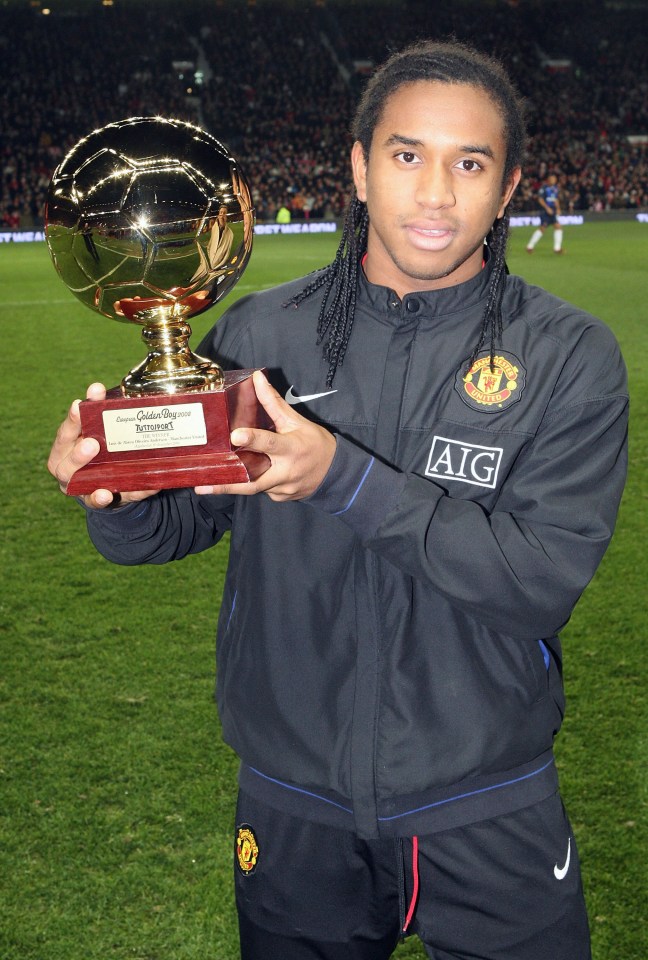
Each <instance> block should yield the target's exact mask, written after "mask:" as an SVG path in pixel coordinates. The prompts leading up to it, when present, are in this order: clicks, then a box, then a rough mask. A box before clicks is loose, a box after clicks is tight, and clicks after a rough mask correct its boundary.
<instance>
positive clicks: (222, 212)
mask: <svg viewBox="0 0 648 960" xmlns="http://www.w3.org/2000/svg"><path fill="white" fill-rule="evenodd" d="M217 219H218V226H219V227H220V228H221V229H222V228H223V227H224V226H225V224H226V223H227V207H219V208H218V218H217Z"/></svg>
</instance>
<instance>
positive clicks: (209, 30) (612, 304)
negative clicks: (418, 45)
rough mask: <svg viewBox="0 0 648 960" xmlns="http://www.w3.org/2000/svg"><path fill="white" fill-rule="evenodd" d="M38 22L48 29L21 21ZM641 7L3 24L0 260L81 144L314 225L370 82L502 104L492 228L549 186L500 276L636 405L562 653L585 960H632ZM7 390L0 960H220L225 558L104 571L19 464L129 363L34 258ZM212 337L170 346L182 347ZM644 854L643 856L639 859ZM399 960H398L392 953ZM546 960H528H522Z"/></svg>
mask: <svg viewBox="0 0 648 960" xmlns="http://www.w3.org/2000/svg"><path fill="white" fill-rule="evenodd" d="M46 10H49V11H50V12H49V13H47V12H46ZM646 12H647V10H646V4H644V3H623V2H619V3H608V4H606V3H599V2H591V3H568V2H562V3H560V2H548V3H532V2H525V0H519V2H515V0H509V2H500V0H493V2H479V3H476V2H462V0H454V2H452V3H450V2H439V3H436V2H434V3H433V2H430V0H428V2H423V0H409V2H400V3H389V2H379V0H373V2H371V3H368V2H361V0H355V2H353V0H346V2H342V0H338V2H334V0H326V2H323V0H319V2H318V0H293V2H289V0H285V2H278V0H257V2H256V3H251V2H245V0H238V2H237V0H175V2H172V0H148V2H144V0H114V2H113V3H112V4H108V3H102V2H101V0H52V2H51V3H50V4H49V5H47V4H46V2H45V0H41V2H38V0H34V2H30V0H0V58H1V62H2V66H3V82H2V88H1V90H0V171H1V176H2V182H1V193H0V238H1V239H6V240H10V239H11V238H12V236H13V235H14V231H20V232H21V233H22V234H23V235H29V234H30V233H32V232H34V231H36V232H37V233H38V231H40V229H41V228H42V214H43V201H44V196H45V193H46V190H47V185H48V183H49V178H50V176H51V172H52V170H53V168H54V166H55V165H56V163H57V162H58V160H59V159H60V158H61V157H62V156H63V154H64V152H65V151H66V149H67V148H68V147H69V146H71V145H72V144H73V143H74V142H76V140H77V139H78V138H79V137H80V136H82V135H84V134H86V133H87V132H89V130H91V129H92V128H94V127H97V126H101V125H103V124H104V123H106V122H109V121H111V120H116V119H121V118H122V117H125V116H130V115H134V114H140V115H147V114H155V113H161V114H165V115H174V116H178V117H182V118H186V119H190V120H193V121H195V122H198V123H200V124H202V125H204V126H205V127H207V129H209V130H210V131H211V132H213V133H215V134H216V135H217V136H218V137H219V138H220V139H222V140H224V141H225V142H226V143H228V144H229V146H230V147H231V148H232V149H233V151H234V152H235V153H236V154H237V156H238V157H239V159H240V161H241V163H242V165H243V166H244V169H245V170H246V173H247V175H248V177H249V179H250V181H251V182H252V184H253V188H254V191H255V204H256V208H257V216H258V220H259V221H265V222H268V223H272V222H273V221H274V217H275V214H276V210H277V208H278V206H279V205H280V204H282V203H288V204H289V205H290V206H291V209H292V214H293V221H294V223H297V224H299V223H304V224H306V222H307V221H308V222H310V223H312V222H321V221H322V220H325V221H328V222H330V223H331V224H333V223H335V222H337V221H339V219H340V215H341V213H342V210H343V207H344V203H345V200H346V196H347V192H348V187H349V180H348V166H347V155H348V147H349V137H348V132H347V125H348V119H349V117H350V115H351V112H352V110H353V104H354V103H355V101H356V99H357V96H358V91H359V90H360V89H361V87H362V83H363V80H364V78H365V77H366V75H367V74H368V73H369V72H370V70H371V67H372V64H373V63H377V62H380V61H381V60H382V59H384V57H385V56H386V55H387V54H388V53H389V51H390V50H391V49H397V48H398V47H400V46H402V45H403V43H405V42H407V41H409V40H412V39H416V38H419V37H427V36H436V37H448V36H450V35H454V36H456V37H458V38H460V39H468V40H471V41H472V42H474V43H475V44H476V45H477V46H478V47H481V48H482V49H485V50H487V51H488V52H494V53H496V54H498V55H500V56H501V57H502V58H503V59H504V61H505V62H506V64H507V66H508V67H509V69H511V71H512V73H513V75H514V76H515V78H516V80H517V83H518V85H519V87H520V89H521V91H522V92H523V94H524V95H525V97H526V98H527V100H528V103H529V114H530V128H531V133H532V139H531V142H530V147H529V152H528V158H527V163H526V167H525V178H524V181H523V184H522V189H521V190H520V191H519V194H518V197H517V199H516V202H515V208H516V209H515V213H516V214H517V215H518V216H521V217H532V216H533V215H534V213H535V212H536V202H535V192H536V189H537V186H538V184H539V182H540V180H541V178H542V176H543V175H544V173H545V172H546V171H547V170H548V169H551V170H553V171H555V172H556V173H558V176H559V180H560V185H561V189H562V192H563V206H564V209H565V210H566V212H567V213H568V214H569V215H570V216H572V217H575V218H581V217H582V218H583V220H584V225H583V226H579V227H574V228H573V229H571V228H570V227H568V228H567V230H566V232H565V247H566V250H567V254H566V256H565V257H563V258H554V257H553V256H552V253H551V249H550V247H551V245H550V242H549V238H547V239H546V240H545V241H544V243H542V244H540V245H539V247H538V248H537V249H536V252H535V253H534V256H533V257H527V256H525V254H524V242H525V239H526V237H528V235H529V234H530V231H531V228H530V227H528V228H526V227H525V228H521V229H519V230H515V231H513V235H512V239H511V249H510V256H509V264H510V266H511V269H512V270H513V271H514V272H518V273H523V274H524V275H525V276H526V277H527V278H528V279H530V280H531V281H532V282H538V283H540V284H541V285H543V286H545V287H547V288H548V289H551V290H553V291H554V292H556V293H558V294H559V295H561V296H564V297H566V298H567V299H570V300H572V301H573V302H576V303H578V304H579V305H581V306H583V307H585V308H586V309H589V310H591V311H592V312H594V313H597V314H598V315H600V316H602V317H603V319H605V320H606V322H608V323H609V324H610V325H611V326H612V327H613V329H614V330H615V332H616V333H617V336H618V337H619V339H620V341H621V344H622V347H623V349H624V352H625V355H626V359H627V361H628V366H629V372H630V378H631V391H632V397H633V404H632V406H633V414H632V416H633V426H632V434H631V436H632V442H631V471H630V478H629V483H628V490H627V493H626V497H625V500H624V505H623V508H622V512H621V516H620V521H619V528H618V532H617V536H616V538H615V541H614V543H613V545H612V547H611V549H610V551H609V552H608V554H607V556H606V558H605V560H604V563H603V565H602V567H601V570H600V572H599V574H598V575H597V577H596V578H595V580H594V581H593V583H592V585H591V586H590V587H589V588H588V590H587V592H586V594H585V597H584V598H583V600H582V602H581V604H580V605H579V608H578V609H577V612H576V614H575V616H574V618H573V619H572V621H571V622H570V624H569V626H568V628H567V630H566V631H565V646H566V682H567V694H568V715H567V719H566V724H565V728H564V731H563V735H562V736H561V739H560V743H559V748H558V761H559V765H560V769H561V777H562V782H563V788H564V792H565V796H566V799H567V802H568V806H569V809H570V813H571V815H572V819H573V822H574V826H575V830H576V834H577V839H578V841H579V846H580V850H581V857H582V860H583V868H584V875H585V882H586V889H587V894H588V900H589V904H590V912H591V916H592V926H593V938H594V951H595V952H594V956H595V960H621V958H623V960H645V958H646V956H648V938H647V936H646V929H645V903H646V893H647V892H648V890H647V884H646V859H645V849H644V844H645V835H646V816H645V809H646V793H647V791H646V786H647V776H648V775H647V768H646V742H647V738H646V712H645V702H646V698H645V666H646V652H645V636H646V616H645V601H644V599H643V595H644V593H645V575H646V560H645V547H644V544H645V540H646V514H645V508H646V494H645V480H644V476H643V471H644V469H645V464H646V461H647V460H648V431H647V428H646V423H647V422H648V409H647V406H648V405H647V403H646V400H645V397H646V395H647V393H648V377H647V375H646V372H645V368H646V366H647V365H646V360H645V358H646V356H647V351H648V335H647V332H646V307H645V300H646V284H645V263H646V238H647V236H648V235H647V234H646V233H645V231H646V230H648V225H647V224H646V220H647V219H648V215H647V211H648V176H647V170H648V166H647V159H648V154H647V150H648V147H647V146H646V141H647V140H648V70H647V69H646V59H647V56H648V44H647V43H646V41H647V39H648V36H647V29H646V25H645V24H646ZM336 242H337V236H336V235H335V234H331V235H327V234H323V235H316V236H309V237H308V239H307V241H306V239H305V238H303V237H295V238H293V237H284V236H278V237H264V236H260V237H258V238H257V240H256V241H255V252H254V254H253V258H252V263H251V265H250V267H249V268H248V271H247V272H246V275H245V277H244V278H243V281H242V283H241V284H240V286H239V288H237V292H236V295H237V296H238V295H241V294H243V293H245V292H247V291H248V290H249V289H253V288H258V287H261V286H267V285H270V284H272V283H274V282H278V281H281V280H283V279H288V278H289V277H291V276H296V275H299V274H300V273H305V272H307V271H308V270H312V269H314V268H316V267H317V266H319V265H321V264H323V263H325V262H327V260H328V259H329V258H330V257H331V256H332V253H333V251H334V249H335V245H336ZM0 283H1V287H0V329H1V330H2V334H3V343H4V348H5V349H4V355H3V359H4V363H3V375H2V379H1V381H0V390H2V401H1V405H0V409H1V410H2V411H3V420H2V426H3V439H4V443H3V448H4V452H5V454H6V456H4V457H3V460H4V463H3V471H5V472H4V478H5V483H4V484H3V488H4V489H3V501H2V517H3V519H2V524H3V537H2V540H1V541H0V558H1V559H2V565H3V566H2V583H3V595H2V600H1V601H0V629H1V631H2V632H1V633H0V643H1V645H2V646H1V648H0V656H1V658H2V665H3V666H2V670H0V957H2V960H77V958H79V957H83V958H84V960H85V958H88V960H90V958H92V960H94V958H97V960H125V958H136V960H154V958H155V960H158V958H159V960H162V958H164V960H167V958H169V960H176V958H177V960H198V958H201V960H202V958H204V957H207V956H213V957H215V958H217V960H234V958H235V957H236V956H237V951H236V935H235V920H234V914H233V907H232V902H231V882H230V847H231V832H230V827H231V822H232V817H233V808H232V803H233V797H234V790H235V779H236V761H235V758H233V757H232V756H231V754H230V752H229V751H228V750H227V748H225V747H224V746H223V745H222V744H221V742H220V739H219V731H218V724H217V719H216V717H215V711H214V709H213V706H212V704H211V702H210V701H211V690H212V685H213V652H212V641H211V637H212V634H213V624H214V620H215V613H216V608H217V604H218V599H219V596H220V587H221V581H222V574H223V570H224V566H225V563H226V556H227V544H223V545H222V546H219V547H218V548H217V549H216V550H214V551H210V553H209V554H206V555H204V556H200V557H194V558H190V559H189V560H188V561H185V562H184V563H183V564H181V565H177V566H174V565H172V566H171V567H169V568H163V569H157V568H152V569H137V570H125V569H115V568H112V567H110V566H108V565H107V564H105V562H103V561H102V560H101V559H100V558H99V557H97V556H96V555H95V554H94V553H93V551H92V549H91V548H90V547H89V545H88V544H87V543H86V541H85V540H84V537H83V534H82V530H81V522H80V519H79V516H78V513H77V511H76V508H75V506H74V505H73V504H70V503H67V502H66V501H65V500H63V498H62V497H60V495H59V494H58V492H57V491H56V490H55V489H54V488H53V486H52V483H51V480H50V478H49V477H48V476H47V474H46V472H45V469H44V460H45V458H46V455H47V450H48V447H49V443H50V441H51V437H52V432H53V430H54V428H55V425H56V424H57V423H58V422H59V420H60V419H61V417H62V416H63V415H64V412H65V409H66V406H67V404H68V403H69V401H70V399H71V398H72V397H73V396H75V395H79V394H80V393H81V392H82V391H83V389H84V387H85V384H86V383H87V382H88V380H90V379H94V378H96V377H102V378H104V379H106V380H107V381H108V382H110V383H112V382H116V380H117V379H118V378H119V377H121V376H122V375H123V373H124V372H125V371H126V369H127V368H128V367H129V366H132V364H133V363H134V362H136V361H137V360H138V359H139V357H140V351H141V347H139V346H138V338H137V335H136V334H134V332H133V329H132V328H130V327H127V326H124V325H118V324H111V323H109V322H108V321H104V320H101V321H100V322H99V323H95V322H94V321H93V320H92V318H91V316H90V315H89V314H88V312H87V311H86V310H85V309H84V308H83V307H81V306H80V305H79V304H77V303H76V301H74V299H73V298H72V297H71V295H69V294H68V293H67V291H66V290H65V289H64V287H63V286H62V285H61V283H60V281H59V280H58V278H57V277H56V275H55V273H54V271H53V268H52V266H51V263H50V262H49V258H48V256H47V252H46V249H45V245H44V244H43V243H24V244H17V243H12V242H7V243H0ZM220 309H222V308H221V307H220V306H219V307H217V308H216V309H215V310H214V311H213V312H212V313H213V315H212V314H209V315H207V316H206V318H200V322H196V323H195V324H194V329H195V342H197V339H198V338H199V336H200V335H201V333H202V332H203V330H205V329H206V328H207V326H208V325H209V324H210V323H211V322H212V320H213V319H214V315H217V314H218V312H219V311H220ZM642 838H643V843H642ZM398 956H399V958H401V957H421V956H422V953H421V952H420V948H419V947H417V945H416V943H415V942H414V941H408V942H407V943H406V944H405V945H404V946H402V947H401V948H399V951H398ZM548 960H551V958H548Z"/></svg>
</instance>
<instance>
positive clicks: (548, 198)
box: [527, 173, 563, 253]
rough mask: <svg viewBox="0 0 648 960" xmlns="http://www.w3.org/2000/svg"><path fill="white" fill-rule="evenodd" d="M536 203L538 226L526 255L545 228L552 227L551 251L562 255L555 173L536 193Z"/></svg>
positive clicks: (558, 194) (558, 192)
mask: <svg viewBox="0 0 648 960" xmlns="http://www.w3.org/2000/svg"><path fill="white" fill-rule="evenodd" d="M538 203H539V204H540V206H541V208H542V209H541V210H540V226H539V227H538V228H537V230H535V231H534V233H533V236H532V237H531V239H530V240H529V243H528V244H527V253H533V249H534V247H535V245H536V244H537V242H538V240H540V239H541V238H542V235H543V234H544V232H545V230H546V229H547V227H549V226H552V227H553V249H554V253H562V252H563V248H562V239H563V230H562V226H561V225H560V223H559V221H558V217H559V216H560V190H559V188H558V178H557V176H556V175H555V173H552V174H550V175H549V176H548V177H547V180H546V183H544V184H543V185H542V186H541V187H540V189H539V191H538Z"/></svg>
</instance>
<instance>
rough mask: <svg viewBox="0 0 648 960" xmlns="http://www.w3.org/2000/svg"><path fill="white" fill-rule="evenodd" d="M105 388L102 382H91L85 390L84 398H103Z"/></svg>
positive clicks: (104, 397)
mask: <svg viewBox="0 0 648 960" xmlns="http://www.w3.org/2000/svg"><path fill="white" fill-rule="evenodd" d="M105 399H106V388H105V386H104V385H103V383H91V384H90V386H89V387H88V389H87V390H86V400H105Z"/></svg>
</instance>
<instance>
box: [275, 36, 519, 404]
mask: <svg viewBox="0 0 648 960" xmlns="http://www.w3.org/2000/svg"><path fill="white" fill-rule="evenodd" d="M420 80H427V81H435V82H438V83H449V84H465V85H467V86H473V87H478V88H480V89H482V90H484V92H485V93H487V94H488V96H489V97H490V98H491V100H492V101H493V103H494V104H495V106H496V107H497V109H498V110H499V112H500V115H501V117H502V120H503V122H504V137H505V141H506V161H505V164H504V174H503V179H502V183H503V184H505V183H506V182H507V181H508V179H509V178H510V176H511V174H512V173H513V171H514V170H515V168H516V167H519V166H520V165H521V163H522V157H523V154H524V147H525V142H526V129H525V119H524V114H525V109H524V103H523V101H522V99H521V97H520V96H519V94H518V93H517V91H516V90H515V88H514V86H513V84H512V83H511V80H510V79H509V77H508V75H507V74H506V72H505V70H504V69H503V67H502V66H501V64H500V63H499V62H498V61H497V60H495V59H494V58H492V57H490V56H487V55H486V54H482V53H479V52H478V51H476V50H474V49H473V48H472V47H469V46H467V45H466V44H463V43H458V42H452V43H445V42H436V41H424V42H422V43H416V44H412V45H411V46H409V47H406V48H405V49H404V50H402V51H401V52H400V53H395V54H393V55H392V56H391V57H390V58H389V59H388V60H387V61H386V62H385V64H384V65H383V66H382V67H380V68H379V69H378V70H377V71H376V72H375V73H374V74H373V75H372V77H371V79H370V80H369V82H368V84H367V86H366V88H365V91H364V93H363V95H362V97H361V100H360V103H359V105H358V109H357V111H356V115H355V118H354V120H353V122H352V125H351V134H352V136H353V139H354V140H355V141H358V142H359V143H360V145H361V147H362V151H363V153H364V157H365V159H368V158H369V152H370V149H371V141H372V138H373V133H374V130H375V128H376V125H377V124H378V123H379V122H380V119H381V117H382V114H383V111H384V108H385V104H386V102H387V100H388V99H389V97H390V96H391V95H392V94H393V93H394V92H395V91H396V90H397V89H398V88H399V87H401V86H403V85H404V84H407V83H416V82H417V81H420ZM368 232H369V214H368V211H367V207H366V204H365V203H363V202H362V201H360V200H359V199H358V198H357V196H356V195H355V193H354V195H353V196H352V197H351V199H350V201H349V203H348V205H347V209H346V213H345V218H344V224H343V228H342V239H341V241H340V245H339V247H338V249H337V253H336V255H335V259H334V260H333V262H332V263H330V264H329V265H328V266H327V267H325V268H324V269H323V270H321V271H319V272H317V273H316V274H315V275H314V276H313V279H312V280H311V281H310V282H309V283H308V284H307V285H306V286H305V287H304V288H303V289H302V290H301V291H300V292H299V293H298V294H297V295H296V296H294V297H293V298H292V299H291V300H289V301H288V303H287V304H285V306H289V305H293V306H295V307H296V306H298V305H299V304H300V303H301V302H302V301H303V300H305V299H306V298H307V297H310V296H312V294H314V293H315V291H317V290H319V289H321V288H322V287H324V297H323V300H322V305H321V307H320V312H319V316H318V320H317V344H318V345H321V344H324V347H323V357H324V359H325V360H326V361H327V363H328V373H327V378H326V385H327V387H330V386H331V385H332V383H333V378H334V377H335V372H336V370H337V367H338V366H339V365H341V364H342V362H343V361H344V354H345V352H346V348H347V345H348V343H349V337H350V336H351V330H352V328H353V321H354V318H355V304H356V297H357V289H358V276H359V272H360V270H361V269H362V266H361V261H362V258H363V256H364V254H365V253H366V250H367V236H368ZM508 232H509V216H508V212H507V211H505V212H504V215H503V216H502V217H501V218H499V219H497V220H496V221H495V223H494V224H493V226H492V227H491V229H490V231H489V234H488V237H487V238H486V245H487V248H488V252H489V258H490V260H491V262H492V266H491V276H490V281H489V288H488V296H487V299H486V307H485V310H484V315H483V317H482V324H481V329H480V333H479V338H478V341H477V343H476V344H475V346H474V348H473V351H472V353H471V356H470V360H469V361H468V369H470V367H472V365H473V363H474V361H475V360H476V358H477V355H478V354H479V351H480V350H481V349H482V347H483V346H484V343H485V342H486V340H487V338H489V340H490V344H489V345H490V353H491V366H492V365H493V363H494V353H495V343H496V341H497V340H498V339H500V338H501V335H502V299H503V297H504V287H505V278H506V274H507V273H508V268H507V266H506V260H505V256H506V245H507V241H508Z"/></svg>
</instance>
